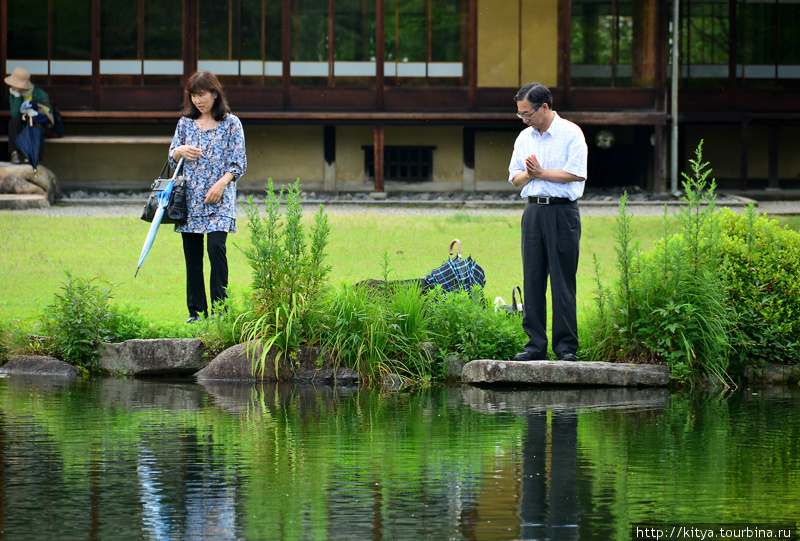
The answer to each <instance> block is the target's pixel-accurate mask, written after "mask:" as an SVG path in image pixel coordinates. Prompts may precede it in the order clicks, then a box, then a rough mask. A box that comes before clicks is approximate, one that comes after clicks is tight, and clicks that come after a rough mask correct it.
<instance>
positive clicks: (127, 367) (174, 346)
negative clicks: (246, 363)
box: [98, 338, 206, 376]
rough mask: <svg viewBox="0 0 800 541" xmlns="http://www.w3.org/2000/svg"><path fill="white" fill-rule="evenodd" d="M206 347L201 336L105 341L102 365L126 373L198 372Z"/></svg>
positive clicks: (101, 356) (101, 357)
mask: <svg viewBox="0 0 800 541" xmlns="http://www.w3.org/2000/svg"><path fill="white" fill-rule="evenodd" d="M204 352H205V347H204V346H203V342H202V341H201V340H200V339H198V338H157V339H154V340H128V341H126V342H120V343H118V344H103V345H102V346H101V348H100V359H99V360H98V365H99V366H100V369H101V370H102V371H104V372H107V373H110V374H114V375H122V376H157V375H167V374H176V375H181V374H184V375H185V374H194V373H195V372H197V371H198V370H200V369H202V368H203V367H204V366H205V365H206V362H205V358H204V357H203V353H204Z"/></svg>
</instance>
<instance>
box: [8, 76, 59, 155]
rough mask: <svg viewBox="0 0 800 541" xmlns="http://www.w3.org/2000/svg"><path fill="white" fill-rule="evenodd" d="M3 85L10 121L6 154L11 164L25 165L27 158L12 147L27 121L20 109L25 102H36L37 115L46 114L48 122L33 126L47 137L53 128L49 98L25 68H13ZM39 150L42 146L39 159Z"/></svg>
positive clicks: (35, 123)
mask: <svg viewBox="0 0 800 541" xmlns="http://www.w3.org/2000/svg"><path fill="white" fill-rule="evenodd" d="M5 83H6V84H7V85H8V86H9V96H8V103H9V107H10V113H11V119H10V120H9V121H8V153H9V154H10V156H11V163H16V164H19V163H27V162H28V160H27V158H25V156H24V155H23V154H22V153H21V152H20V151H19V150H18V149H17V147H16V145H14V139H16V137H17V135H19V134H20V132H22V128H23V127H24V126H25V122H27V121H28V117H27V116H23V115H22V113H21V112H20V109H21V107H22V104H23V103H25V102H26V101H31V100H33V101H34V102H36V104H37V105H38V110H39V113H40V114H46V115H47V117H48V120H47V122H38V121H37V122H34V123H33V126H34V127H35V128H37V129H39V130H41V131H42V137H43V138H44V137H48V136H49V135H50V129H51V128H52V127H53V116H52V113H51V111H50V108H49V107H47V105H49V102H50V96H48V95H47V92H45V91H44V90H42V89H41V88H39V87H37V86H35V85H34V84H33V83H32V82H31V73H30V72H29V71H28V70H26V69H25V68H14V71H12V72H11V75H9V76H8V77H6V78H5ZM41 148H44V145H42V147H40V150H39V157H41Z"/></svg>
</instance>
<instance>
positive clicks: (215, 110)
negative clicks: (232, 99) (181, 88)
mask: <svg viewBox="0 0 800 541" xmlns="http://www.w3.org/2000/svg"><path fill="white" fill-rule="evenodd" d="M185 90H186V94H185V96H184V101H183V111H182V113H183V116H188V117H189V118H200V110H199V109H198V108H197V107H195V106H194V103H192V94H199V93H200V92H202V91H206V92H210V93H212V94H214V93H216V94H217V99H215V100H214V105H213V106H212V107H211V116H213V117H214V120H216V121H219V122H221V121H222V120H225V115H227V114H228V113H230V112H231V109H230V107H228V100H227V99H226V98H225V91H223V90H222V84H220V82H219V79H217V76H216V75H214V74H213V73H211V72H210V71H198V72H195V73H194V74H193V75H192V76H191V77H189V80H188V81H186V88H185Z"/></svg>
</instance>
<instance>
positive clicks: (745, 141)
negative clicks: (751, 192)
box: [739, 117, 750, 191]
mask: <svg viewBox="0 0 800 541" xmlns="http://www.w3.org/2000/svg"><path fill="white" fill-rule="evenodd" d="M749 148H750V119H749V118H748V117H745V118H744V119H743V120H742V148H741V156H740V158H739V159H740V162H739V167H740V178H739V189H740V190H744V191H747V169H748V160H747V158H748V156H747V153H748V150H749Z"/></svg>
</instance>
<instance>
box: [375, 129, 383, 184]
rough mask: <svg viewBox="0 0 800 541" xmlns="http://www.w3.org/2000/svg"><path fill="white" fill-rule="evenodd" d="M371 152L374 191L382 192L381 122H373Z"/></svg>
mask: <svg viewBox="0 0 800 541" xmlns="http://www.w3.org/2000/svg"><path fill="white" fill-rule="evenodd" d="M373 135H374V136H373V140H374V142H373V149H374V150H373V154H374V157H375V192H376V193H383V192H384V191H385V190H384V188H383V124H375V128H374V130H373Z"/></svg>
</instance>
